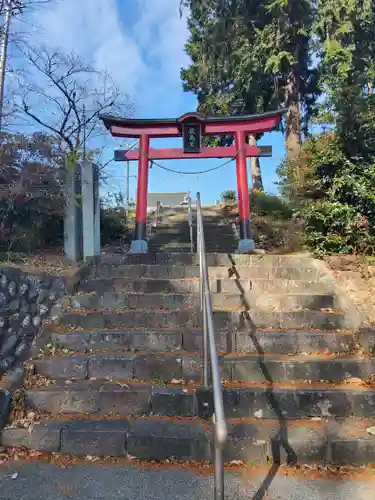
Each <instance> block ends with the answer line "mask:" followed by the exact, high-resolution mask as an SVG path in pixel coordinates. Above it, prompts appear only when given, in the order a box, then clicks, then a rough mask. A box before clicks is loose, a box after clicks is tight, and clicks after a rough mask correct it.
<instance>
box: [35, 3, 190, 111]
mask: <svg viewBox="0 0 375 500" xmlns="http://www.w3.org/2000/svg"><path fill="white" fill-rule="evenodd" d="M179 5H180V0H117V1H116V0H56V2H54V3H53V4H52V5H50V6H48V7H46V8H42V9H38V11H36V12H33V13H32V14H30V19H29V20H28V21H29V23H28V24H29V26H31V28H30V30H31V33H30V35H29V36H30V38H31V42H32V43H34V44H39V43H42V44H45V45H48V46H51V47H60V48H62V49H63V50H65V51H74V52H76V53H77V54H78V55H80V56H82V57H83V58H85V59H86V60H88V61H89V62H91V63H92V64H94V65H95V66H96V67H97V68H98V69H107V70H108V72H109V73H110V74H111V76H112V78H113V79H114V80H115V81H116V82H117V83H118V84H119V85H120V87H121V89H122V91H123V92H124V93H127V94H128V95H129V96H130V97H131V100H132V101H133V102H134V103H135V106H136V113H137V114H140V115H144V116H145V115H148V116H150V115H152V114H154V113H156V115H162V114H171V113H172V114H178V113H180V112H182V111H184V110H183V101H184V95H183V93H182V87H181V81H180V70H181V67H183V66H185V65H187V64H188V57H187V55H186V54H185V51H184V46H185V43H186V40H187V37H188V30H187V26H186V19H185V18H181V16H180V10H179ZM153 109H154V110H155V111H153ZM174 109H176V111H174Z"/></svg>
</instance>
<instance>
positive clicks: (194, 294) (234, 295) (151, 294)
mask: <svg viewBox="0 0 375 500" xmlns="http://www.w3.org/2000/svg"><path fill="white" fill-rule="evenodd" d="M194 279H195V278H194ZM129 281H130V282H132V283H133V282H134V280H129ZM155 281H158V280H155ZM102 293H103V292H102V291H100V290H98V291H92V292H81V293H79V294H76V295H72V296H70V297H69V299H70V300H73V299H79V297H87V296H102ZM104 293H106V294H107V295H130V296H133V295H135V296H137V297H139V296H143V295H147V297H171V296H172V297H182V298H185V297H186V298H189V297H197V296H198V297H199V292H190V291H186V292H184V291H181V292H179V291H176V292H163V291H161V292H128V291H126V290H124V291H122V290H121V291H117V292H116V291H105V292H104ZM211 295H212V296H213V297H230V298H241V297H244V296H251V295H254V296H257V297H258V296H259V293H258V292H252V291H248V292H244V293H242V292H240V291H238V292H211ZM264 295H267V296H271V297H332V298H335V292H333V291H327V292H326V293H318V292H316V291H312V292H309V291H307V290H306V291H301V292H294V293H293V292H286V293H282V292H280V291H277V292H272V291H270V292H267V293H265V294H264Z"/></svg>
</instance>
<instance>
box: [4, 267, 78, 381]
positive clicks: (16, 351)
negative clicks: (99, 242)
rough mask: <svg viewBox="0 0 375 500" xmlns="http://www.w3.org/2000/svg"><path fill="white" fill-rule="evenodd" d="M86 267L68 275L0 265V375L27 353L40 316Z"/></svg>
mask: <svg viewBox="0 0 375 500" xmlns="http://www.w3.org/2000/svg"><path fill="white" fill-rule="evenodd" d="M86 271H87V269H86V267H85V266H82V267H81V268H79V269H78V270H76V271H75V272H74V273H73V274H71V275H70V276H66V275H64V276H52V275H50V274H47V273H39V274H33V275H31V274H27V273H25V272H24V271H23V270H22V269H18V268H12V267H9V268H0V377H1V375H4V374H5V373H6V372H7V371H8V370H9V369H10V368H12V367H13V366H14V365H15V364H16V363H17V361H23V360H24V359H25V358H26V357H27V353H28V350H29V348H30V346H31V345H32V343H33V341H34V339H35V337H36V335H37V333H38V331H39V329H40V327H41V325H42V322H43V320H44V319H45V318H47V317H48V316H49V315H50V313H51V309H52V308H53V306H54V305H55V304H56V303H57V301H58V300H59V298H60V297H61V296H62V295H64V294H65V293H72V292H73V291H74V289H75V286H76V284H77V283H78V282H79V281H80V280H81V279H82V277H83V276H84V275H85V274H86Z"/></svg>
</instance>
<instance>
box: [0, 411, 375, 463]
mask: <svg viewBox="0 0 375 500" xmlns="http://www.w3.org/2000/svg"><path fill="white" fill-rule="evenodd" d="M373 426H374V420H368V419H356V418H348V419H345V420H343V421H335V420H328V421H322V422H308V421H303V422H301V421H299V420H296V421H289V422H288V423H287V424H286V425H285V426H284V425H283V427H281V425H280V422H279V421H277V420H275V421H269V422H261V421H256V420H252V419H246V420H240V421H238V420H229V421H228V431H229V435H228V442H227V444H226V446H225V449H224V460H225V461H227V462H230V461H233V460H241V461H243V462H245V463H248V464H259V465H268V463H269V462H272V463H283V462H288V463H292V464H311V463H321V462H323V463H331V464H337V465H344V464H353V465H354V464H368V463H373V462H374V461H375V437H374V436H371V435H370V434H369V433H368V432H366V429H368V428H369V427H373ZM1 444H2V445H3V446H8V447H20V446H22V447H25V448H28V449H33V450H37V451H41V452H49V453H51V452H52V453H53V452H54V453H65V454H69V455H72V456H87V455H91V456H94V457H96V456H103V457H107V456H112V457H126V456H129V455H130V456H132V457H133V458H135V459H139V460H155V461H163V460H167V459H178V460H197V461H202V460H212V457H213V432H212V426H207V425H206V424H205V422H204V421H202V420H190V419H183V420H182V419H179V420H171V419H170V418H169V419H160V418H152V417H150V418H147V419H145V418H142V419H137V418H132V419H124V418H123V419H116V420H113V419H112V420H44V421H41V422H39V423H36V424H35V425H34V426H33V427H32V428H31V429H22V428H6V429H4V430H3V432H2V436H1Z"/></svg>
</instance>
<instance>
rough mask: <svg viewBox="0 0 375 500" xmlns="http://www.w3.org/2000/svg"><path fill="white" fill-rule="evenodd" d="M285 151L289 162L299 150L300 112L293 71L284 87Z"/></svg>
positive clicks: (297, 90)
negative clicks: (285, 109)
mask: <svg viewBox="0 0 375 500" xmlns="http://www.w3.org/2000/svg"><path fill="white" fill-rule="evenodd" d="M285 105H286V108H287V113H286V151H287V155H288V159H289V160H293V159H294V158H296V156H297V155H298V153H299V151H300V148H301V111H300V105H299V84H298V76H297V74H296V72H295V71H291V72H290V73H289V75H288V79H287V83H286V86H285Z"/></svg>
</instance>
